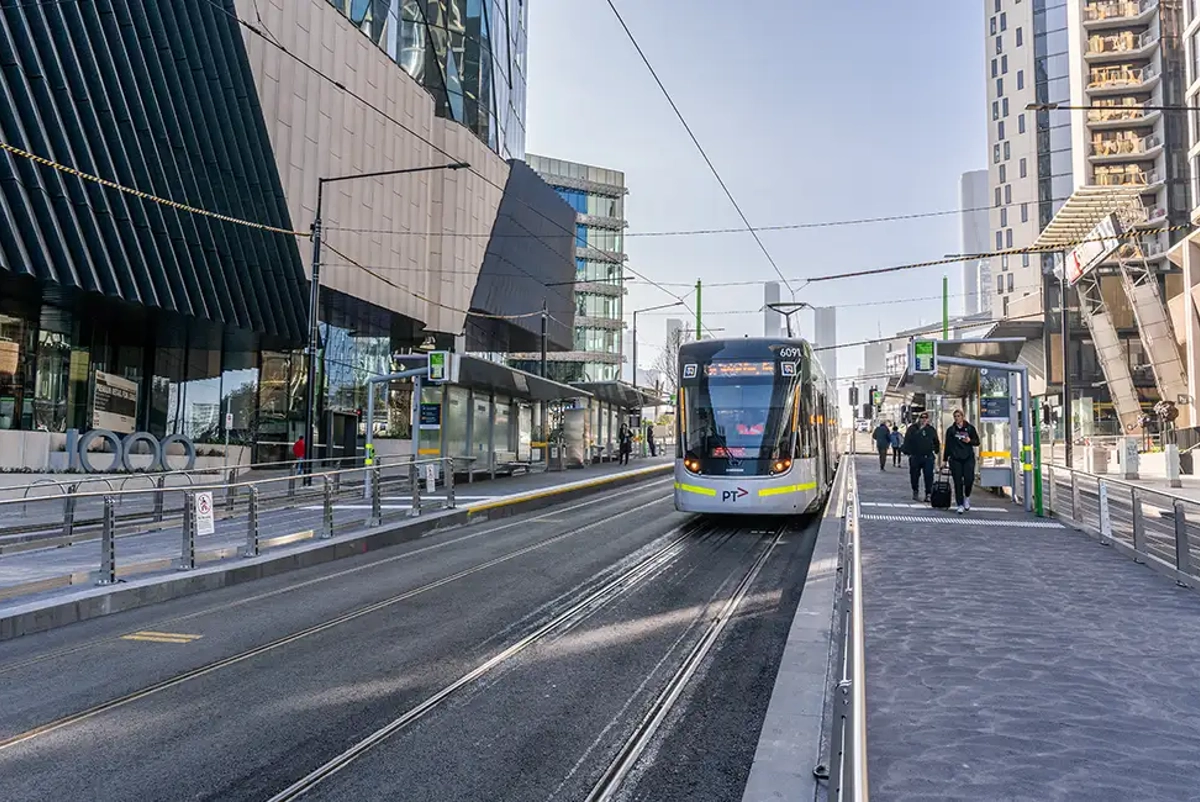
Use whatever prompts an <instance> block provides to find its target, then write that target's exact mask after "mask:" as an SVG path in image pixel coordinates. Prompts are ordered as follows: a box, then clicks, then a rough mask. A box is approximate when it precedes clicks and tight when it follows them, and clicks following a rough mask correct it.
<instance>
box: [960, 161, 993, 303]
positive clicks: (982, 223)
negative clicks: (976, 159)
mask: <svg viewBox="0 0 1200 802" xmlns="http://www.w3.org/2000/svg"><path fill="white" fill-rule="evenodd" d="M988 190H989V186H988V171H987V170H972V171H971V172H969V173H963V174H962V179H961V180H960V182H959V208H960V209H962V214H961V215H960V218H961V221H960V222H961V224H962V241H961V247H962V252H963V253H987V252H988V251H989V250H991V245H989V244H988V214H989V210H988V204H989V202H990V201H989V200H988V198H989V194H990V193H989V191H988ZM962 273H963V314H965V315H975V314H978V313H980V312H990V311H991V309H992V299H993V297H994V296H993V294H992V292H991V287H992V271H991V265H990V262H989V260H987V259H968V260H966V261H964V262H963V266H962Z"/></svg>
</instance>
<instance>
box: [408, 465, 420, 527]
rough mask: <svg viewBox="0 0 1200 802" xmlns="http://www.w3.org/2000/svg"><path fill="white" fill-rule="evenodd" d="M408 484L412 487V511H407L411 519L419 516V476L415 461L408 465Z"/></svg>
mask: <svg viewBox="0 0 1200 802" xmlns="http://www.w3.org/2000/svg"><path fill="white" fill-rule="evenodd" d="M408 483H409V484H410V485H412V509H410V510H409V511H408V514H409V517H412V516H414V515H420V514H421V475H420V471H419V470H417V461H416V460H415V459H414V460H413V461H412V462H410V463H408Z"/></svg>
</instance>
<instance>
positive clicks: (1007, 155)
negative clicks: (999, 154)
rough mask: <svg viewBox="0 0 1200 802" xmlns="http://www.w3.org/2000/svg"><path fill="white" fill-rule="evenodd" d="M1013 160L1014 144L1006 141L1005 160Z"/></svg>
mask: <svg viewBox="0 0 1200 802" xmlns="http://www.w3.org/2000/svg"><path fill="white" fill-rule="evenodd" d="M1011 158H1012V143H1011V142H1009V141H1007V140H1006V141H1005V142H1004V160H1005V161H1008V160H1009V159H1011Z"/></svg>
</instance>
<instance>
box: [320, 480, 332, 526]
mask: <svg viewBox="0 0 1200 802" xmlns="http://www.w3.org/2000/svg"><path fill="white" fill-rule="evenodd" d="M322 489H323V491H324V493H323V495H324V515H323V523H322V526H321V539H322V540H328V539H329V538H331V537H333V483H332V482H330V481H329V476H328V475H326V476H325V477H324V487H323V488H322Z"/></svg>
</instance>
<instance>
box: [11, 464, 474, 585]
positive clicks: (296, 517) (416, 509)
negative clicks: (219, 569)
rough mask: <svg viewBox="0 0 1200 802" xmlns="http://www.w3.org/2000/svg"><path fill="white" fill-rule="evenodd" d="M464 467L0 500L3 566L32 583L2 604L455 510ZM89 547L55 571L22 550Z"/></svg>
mask: <svg viewBox="0 0 1200 802" xmlns="http://www.w3.org/2000/svg"><path fill="white" fill-rule="evenodd" d="M469 462H470V460H469V459H464V458H455V457H437V458H425V459H413V458H407V459H405V460H403V461H396V462H393V463H390V464H386V465H378V464H377V465H373V466H371V467H369V468H366V467H357V468H349V469H341V470H327V471H320V472H317V473H313V474H304V475H297V474H295V473H290V474H285V475H280V476H272V477H265V478H260V479H255V480H252V481H251V480H247V481H240V482H232V483H229V484H189V485H184V486H163V485H162V484H161V483H159V484H156V486H153V487H149V488H139V489H126V490H121V489H113V488H112V486H111V484H110V485H109V486H108V487H106V488H104V489H100V490H95V491H77V492H72V493H68V494H65V495H62V496H45V497H34V498H18V499H8V500H0V553H3V557H0V570H2V569H3V568H6V567H8V566H9V565H17V567H19V568H20V572H21V573H22V574H24V575H28V576H33V577H34V579H32V580H31V581H29V582H25V583H22V585H19V586H14V585H7V586H4V585H0V598H6V597H14V596H18V595H23V594H24V593H31V592H37V591H38V590H41V589H49V588H52V587H61V586H63V585H68V584H79V583H82V582H85V581H94V582H95V583H96V584H109V583H112V582H115V581H117V579H118V577H120V576H124V575H129V574H137V573H146V572H152V571H161V570H167V569H170V568H171V567H175V568H178V569H181V570H191V569H193V568H195V567H196V565H197V564H198V563H200V562H205V561H209V560H216V559H225V558H230V557H239V556H241V557H246V556H256V555H258V554H260V553H261V552H262V551H263V550H265V549H268V548H272V547H276V546H282V545H287V544H291V543H295V542H298V541H301V540H305V539H310V538H311V539H325V538H331V537H333V536H334V535H335V534H337V533H338V532H339V531H353V530H361V529H364V528H369V527H375V526H379V525H380V524H382V523H384V522H386V521H388V520H390V519H396V518H407V517H412V516H419V515H422V514H425V513H427V512H431V511H435V510H442V509H453V508H454V507H456V506H457V504H456V496H455V484H454V474H455V471H456V470H466V466H467V464H468V463H469ZM368 476H369V477H370V482H368V481H367V479H368ZM89 541H98V547H97V549H96V552H95V557H96V560H95V561H94V562H93V561H91V560H90V559H85V560H84V562H87V563H90V565H83V564H80V558H79V556H78V555H79V552H78V550H75V551H74V552H71V553H70V554H67V555H66V556H65V557H60V556H59V555H63V554H64V552H61V551H56V552H55V555H56V556H55V559H54V560H52V561H51V563H52V564H53V565H54V566H56V567H53V568H49V567H46V566H45V565H44V562H43V563H39V562H38V559H39V555H29V554H27V552H33V551H40V550H45V549H57V548H59V547H63V546H69V545H74V544H80V543H86V542H89ZM172 544H178V545H172ZM198 549H199V550H198ZM85 553H86V552H85ZM43 554H44V552H43ZM10 560H12V561H15V562H9V561H10ZM24 560H28V565H25V564H24V562H23V561H24ZM55 572H58V573H55Z"/></svg>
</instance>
